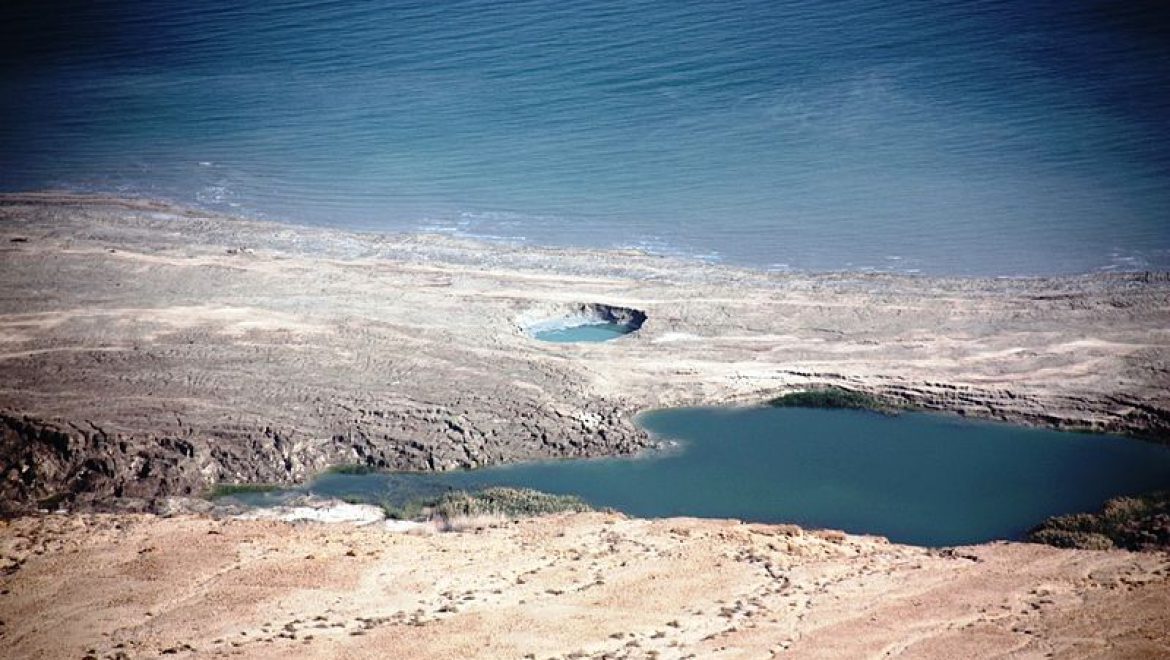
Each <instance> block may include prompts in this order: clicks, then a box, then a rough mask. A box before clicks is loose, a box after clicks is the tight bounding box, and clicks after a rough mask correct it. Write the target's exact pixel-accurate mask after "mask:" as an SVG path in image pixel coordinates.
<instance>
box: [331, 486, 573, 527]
mask: <svg viewBox="0 0 1170 660" xmlns="http://www.w3.org/2000/svg"><path fill="white" fill-rule="evenodd" d="M345 500H346V501H347V502H350V503H351V504H367V503H369V504H377V505H378V506H380V507H382V510H383V511H385V512H386V516H387V517H388V518H393V519H396V520H424V519H427V518H443V519H451V518H457V517H460V516H480V515H486V516H503V517H505V518H528V517H532V516H543V515H548V514H552V513H563V512H574V513H576V512H582V511H592V510H593V509H592V507H590V506H589V505H588V504H586V503H585V502H583V501H582V500H581V499H580V498H578V497H574V496H572V495H553V494H551V493H542V492H540V491H537V490H531V489H528V488H504V487H496V488H485V489H484V490H481V491H474V492H468V491H462V490H456V491H451V492H447V493H443V494H442V495H439V496H437V497H428V498H419V499H413V500H410V501H407V502H405V503H402V502H394V501H391V500H389V499H385V500H381V501H371V500H370V499H368V498H361V497H353V498H345Z"/></svg>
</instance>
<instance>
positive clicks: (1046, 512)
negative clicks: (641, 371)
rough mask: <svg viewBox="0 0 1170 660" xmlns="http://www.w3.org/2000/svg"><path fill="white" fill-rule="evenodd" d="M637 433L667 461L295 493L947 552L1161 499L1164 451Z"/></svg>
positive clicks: (563, 466) (786, 421)
mask: <svg viewBox="0 0 1170 660" xmlns="http://www.w3.org/2000/svg"><path fill="white" fill-rule="evenodd" d="M640 421H641V423H642V424H643V425H644V426H645V427H646V428H647V429H648V430H650V431H652V432H654V433H656V434H659V435H661V436H665V437H668V438H675V439H678V440H680V441H681V446H680V447H679V448H677V449H675V450H671V451H666V452H664V453H660V454H656V455H652V456H649V457H643V458H636V459H599V460H566V461H554V462H544V463H531V464H522V465H512V466H504V467H497V468H488V469H482V470H474V471H468V472H451V473H444V474H426V475H420V474H385V473H382V474H368V475H342V474H325V475H323V476H321V477H320V478H318V479H317V480H316V481H315V482H313V483H312V484H311V485H310V486H309V490H310V491H312V492H314V493H317V494H320V495H326V496H332V497H346V496H350V497H352V496H357V497H360V498H364V499H368V500H370V501H375V502H377V501H382V500H388V501H391V502H395V503H398V504H401V503H404V502H406V501H409V500H410V499H411V498H415V497H419V496H433V495H435V494H437V493H441V492H443V491H444V490H446V489H451V488H459V489H476V488H482V487H486V486H495V485H502V486H517V487H525V488H535V489H537V490H542V491H546V492H552V493H566V494H574V495H579V496H581V497H582V498H584V499H585V500H586V501H588V502H589V503H591V504H593V505H595V506H599V507H604V506H608V507H613V508H616V509H618V510H621V511H624V512H627V513H630V514H633V515H637V516H648V517H661V516H703V517H716V518H739V519H743V520H749V521H757V522H792V523H799V524H801V525H806V526H811V527H823V528H832V529H843V530H846V531H850V532H856V533H870V534H879V535H883V536H887V537H889V538H890V539H891V540H894V541H898V542H905V543H915V544H923V545H954V544H963V543H977V542H983V541H989V540H992V539H1016V538H1019V537H1021V536H1022V535H1023V534H1024V533H1025V532H1026V531H1027V530H1028V529H1029V528H1031V527H1033V526H1034V525H1036V524H1038V523H1040V522H1041V521H1043V520H1044V519H1045V518H1047V517H1049V516H1053V515H1060V514H1066V513H1073V512H1078V511H1092V510H1096V509H1098V508H1100V506H1101V504H1103V503H1104V501H1105V500H1107V499H1109V498H1110V497H1114V496H1117V495H1126V494H1137V493H1141V492H1145V491H1150V490H1156V489H1164V488H1170V448H1168V447H1165V446H1161V445H1154V444H1150V443H1145V442H1140V441H1137V440H1129V439H1125V438H1119V437H1114V436H1105V435H1090V434H1074V433H1060V432H1056V431H1049V430H1042V429H1028V428H1020V427H1015V426H1008V425H1003V424H990V423H976V422H969V421H966V420H961V419H956V418H949V417H941V416H935V415H924V414H906V415H901V416H898V417H886V416H882V415H878V414H876V413H868V412H861V411H852V410H807V409H797V408H772V409H742V410H719V409H708V408H690V409H678V410H666V411H659V412H654V413H650V414H647V415H644V416H643V417H642V418H641V420H640ZM281 497H283V495H282V494H275V495H273V494H267V495H263V496H252V499H251V501H252V502H254V503H260V504H263V503H266V502H274V501H279V500H280V498H281Z"/></svg>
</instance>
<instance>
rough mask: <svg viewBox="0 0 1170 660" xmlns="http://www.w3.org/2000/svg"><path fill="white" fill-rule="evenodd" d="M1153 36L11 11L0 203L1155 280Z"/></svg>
mask: <svg viewBox="0 0 1170 660" xmlns="http://www.w3.org/2000/svg"><path fill="white" fill-rule="evenodd" d="M1168 14H1170V10H1167V9H1166V5H1165V3H1161V2H1153V1H1150V0H1147V1H1144V2H1143V1H1137V2H1111V1H1106V0H1060V1H1056V0H1023V1H1011V2H1008V1H994V2H989V1H964V2H955V1H939V0H929V1H926V0H907V1H905V2H881V1H879V0H846V1H843V2H833V3H829V2H817V1H813V0H732V1H726V2H707V1H705V2H645V1H633V2H627V1H622V2H616V1H609V0H585V1H583V2H573V3H566V2H551V1H546V0H539V1H537V0H526V1H520V2H488V1H486V0H461V1H455V2H441V3H437V2H404V1H401V0H388V1H379V2H373V1H369V0H364V1H363V0H359V1H356V2H312V3H310V2H302V1H286V2H271V3H268V2H266V3H238V2H227V1H225V0H207V1H205V2H175V1H174V0H159V1H157V2H139V1H134V0H131V1H117V2H115V1H112V0H92V1H88V2H79V1H72V0H49V1H47V2H31V1H29V0H12V1H11V2H6V3H3V7H0V56H2V57H0V120H2V121H0V190H10V191H11V190H26V189H35V188H45V187H64V188H71V189H81V190H100V191H111V192H120V193H124V194H136V195H147V196H158V197H163V198H168V199H172V200H176V201H179V202H182V203H186V204H196V205H202V206H205V207H210V208H212V209H216V210H221V211H227V212H233V213H241V214H247V215H255V216H262V217H271V218H276V219H288V220H292V221H299V222H309V223H323V224H333V225H338V226H343V227H353V228H361V229H378V230H417V229H422V230H427V231H439V232H452V233H461V234H466V235H472V236H488V237H495V238H502V239H509V240H527V241H531V242H536V243H542V244H558V245H589V246H627V247H628V246H640V247H643V248H646V249H649V250H653V251H658V252H665V253H681V254H688V255H695V256H702V257H704V258H712V259H722V260H724V261H727V262H731V263H737V264H747V265H752V266H757V267H761V268H774V269H786V268H800V269H815V270H820V269H843V268H846V269H865V268H876V269H891V270H905V271H915V270H921V271H923V272H929V273H958V274H963V273H981V274H1008V275H1010V274H1023V273H1055V272H1082V271H1090V270H1097V269H1103V268H1104V269H1116V268H1120V269H1141V268H1167V267H1170V229H1168V227H1170V222H1168V217H1167V213H1168V209H1170V149H1168V148H1167V147H1168V135H1170V128H1168V122H1167V117H1170V30H1168V26H1170V20H1168Z"/></svg>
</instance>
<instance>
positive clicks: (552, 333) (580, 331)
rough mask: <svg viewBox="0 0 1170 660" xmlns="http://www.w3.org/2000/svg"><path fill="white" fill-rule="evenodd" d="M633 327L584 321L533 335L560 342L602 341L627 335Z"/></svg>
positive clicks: (540, 331) (543, 339)
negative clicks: (580, 323)
mask: <svg viewBox="0 0 1170 660" xmlns="http://www.w3.org/2000/svg"><path fill="white" fill-rule="evenodd" d="M633 331H634V329H633V328H631V327H630V326H628V325H626V324H624V323H585V324H582V325H573V326H569V327H567V328H552V329H549V330H539V331H537V332H536V333H535V334H534V335H533V336H534V337H535V338H537V339H539V340H541V341H551V342H555V343H560V344H575V343H578V342H602V341H609V340H611V339H617V338H618V337H621V336H623V335H628V334H630V333H631V332H633Z"/></svg>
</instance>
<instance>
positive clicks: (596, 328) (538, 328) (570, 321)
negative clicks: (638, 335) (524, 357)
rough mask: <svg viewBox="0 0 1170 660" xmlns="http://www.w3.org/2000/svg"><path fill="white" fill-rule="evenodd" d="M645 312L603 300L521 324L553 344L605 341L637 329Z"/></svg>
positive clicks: (538, 337)
mask: <svg viewBox="0 0 1170 660" xmlns="http://www.w3.org/2000/svg"><path fill="white" fill-rule="evenodd" d="M645 322H646V313H645V312H643V311H641V310H638V309H632V308H629V307H618V306H615V305H603V304H600V303H587V304H578V305H574V306H572V307H570V308H569V309H567V310H565V311H564V313H563V315H561V316H559V317H554V318H543V319H540V320H537V321H530V322H527V323H523V324H522V328H523V330H524V331H525V332H526V333H527V334H528V335H529V336H531V337H532V338H534V339H539V340H540V341H549V342H554V343H561V344H567V343H577V342H602V341H609V340H611V339H617V338H618V337H621V336H624V335H628V334H630V333H633V332H637V331H638V330H639V329H640V328H641V327H642V324H643V323H645Z"/></svg>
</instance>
